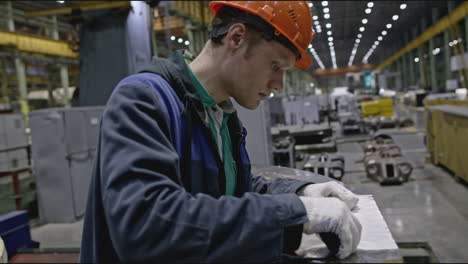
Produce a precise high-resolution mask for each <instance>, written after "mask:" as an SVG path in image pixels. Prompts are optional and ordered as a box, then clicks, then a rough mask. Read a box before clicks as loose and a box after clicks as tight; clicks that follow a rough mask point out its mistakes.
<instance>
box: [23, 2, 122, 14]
mask: <svg viewBox="0 0 468 264" xmlns="http://www.w3.org/2000/svg"><path fill="white" fill-rule="evenodd" d="M119 7H127V8H130V2H129V1H96V2H87V1H84V2H79V3H78V4H76V5H70V6H64V7H58V8H47V9H40V10H33V11H26V12H25V15H26V16H27V17H35V16H54V15H66V14H71V12H72V10H74V9H80V10H81V11H90V10H100V9H111V8H119Z"/></svg>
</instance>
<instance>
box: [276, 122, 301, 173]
mask: <svg viewBox="0 0 468 264" xmlns="http://www.w3.org/2000/svg"><path fill="white" fill-rule="evenodd" d="M294 142H295V141H294V138H293V137H292V136H290V135H289V132H288V131H287V130H282V131H280V136H278V137H276V138H275V139H274V141H273V164H275V165H277V166H283V167H289V168H295V167H296V162H295V155H294Z"/></svg>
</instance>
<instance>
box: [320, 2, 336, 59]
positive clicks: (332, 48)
mask: <svg viewBox="0 0 468 264" xmlns="http://www.w3.org/2000/svg"><path fill="white" fill-rule="evenodd" d="M322 6H328V3H327V4H326V5H323V2H322ZM322 11H323V12H324V13H325V14H324V16H327V18H328V19H329V18H330V16H331V14H330V8H328V7H326V8H324V9H322ZM325 27H326V28H328V29H329V31H328V32H330V33H328V32H327V34H328V36H329V37H328V41H329V42H328V47H329V48H330V58H331V61H332V66H333V68H338V66H337V65H336V52H335V45H334V44H333V37H332V34H333V33H332V31H331V28H332V24H331V23H327V24H326V25H325Z"/></svg>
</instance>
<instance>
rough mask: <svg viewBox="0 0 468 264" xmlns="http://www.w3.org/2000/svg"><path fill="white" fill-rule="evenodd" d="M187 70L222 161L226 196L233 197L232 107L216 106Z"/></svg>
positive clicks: (228, 103) (234, 176)
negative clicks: (230, 129)
mask: <svg viewBox="0 0 468 264" xmlns="http://www.w3.org/2000/svg"><path fill="white" fill-rule="evenodd" d="M185 58H186V59H188V60H192V58H191V57H190V56H189V55H186V56H185ZM188 69H189V74H190V78H191V79H192V81H193V84H194V86H195V89H196V91H197V93H198V95H199V96H200V98H201V100H202V104H203V108H204V110H205V120H204V122H205V124H206V125H208V127H209V128H210V130H211V133H212V134H213V137H214V138H215V141H216V145H217V147H218V154H219V156H220V157H221V160H223V165H224V172H225V175H226V195H233V194H234V191H235V189H236V175H237V172H236V164H235V161H234V158H233V156H232V142H231V136H230V134H229V128H228V126H227V122H228V120H229V117H230V116H231V115H232V113H234V111H235V109H234V106H233V105H232V103H231V101H230V100H229V99H228V100H226V101H224V102H221V103H219V104H216V102H215V100H214V99H213V97H211V95H210V94H209V93H208V91H207V90H206V88H205V87H204V86H203V85H202V84H201V82H200V80H199V79H198V78H197V76H196V75H195V74H194V73H193V72H192V69H190V67H188Z"/></svg>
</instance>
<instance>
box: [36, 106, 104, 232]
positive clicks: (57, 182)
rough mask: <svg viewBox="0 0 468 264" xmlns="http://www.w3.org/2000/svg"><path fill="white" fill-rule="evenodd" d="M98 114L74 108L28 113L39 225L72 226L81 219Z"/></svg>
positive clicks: (95, 109)
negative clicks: (42, 223) (72, 223)
mask: <svg viewBox="0 0 468 264" xmlns="http://www.w3.org/2000/svg"><path fill="white" fill-rule="evenodd" d="M102 110H103V107H76V108H69V109H65V108H55V109H46V110H39V111H33V112H31V114H30V125H31V136H32V146H31V152H32V160H33V171H34V173H35V175H36V178H37V186H38V188H37V193H38V202H39V216H40V219H41V221H43V222H46V223H61V222H73V221H75V220H76V219H77V218H79V217H81V216H82V215H83V212H84V208H85V203H86V197H87V193H88V187H89V182H90V177H91V169H92V164H93V158H94V151H95V148H96V145H95V144H97V139H96V138H97V133H98V131H99V123H100V122H99V117H100V115H101V113H102ZM90 116H91V119H90ZM96 118H97V120H96Z"/></svg>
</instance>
